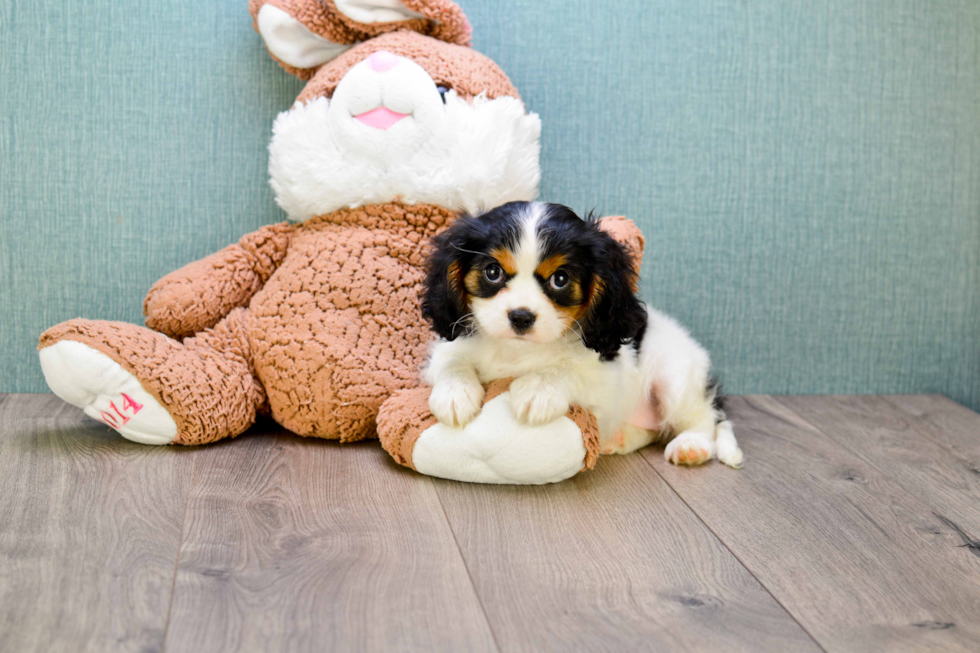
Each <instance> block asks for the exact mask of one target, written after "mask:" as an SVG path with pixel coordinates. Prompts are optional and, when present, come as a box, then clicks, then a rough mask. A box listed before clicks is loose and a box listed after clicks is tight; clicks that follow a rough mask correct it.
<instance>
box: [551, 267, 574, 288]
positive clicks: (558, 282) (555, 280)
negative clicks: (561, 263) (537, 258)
mask: <svg viewBox="0 0 980 653" xmlns="http://www.w3.org/2000/svg"><path fill="white" fill-rule="evenodd" d="M569 281H570V279H569V277H568V273H567V272H565V271H564V270H558V271H557V272H555V273H554V274H553V275H551V278H550V279H548V285H549V286H551V287H552V289H554V290H562V289H563V288H565V286H567V285H568V282H569Z"/></svg>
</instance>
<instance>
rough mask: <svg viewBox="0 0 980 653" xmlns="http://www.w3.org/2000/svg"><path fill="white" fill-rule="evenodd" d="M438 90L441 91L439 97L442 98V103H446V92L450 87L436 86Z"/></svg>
mask: <svg viewBox="0 0 980 653" xmlns="http://www.w3.org/2000/svg"><path fill="white" fill-rule="evenodd" d="M436 90H437V91H439V99H440V100H442V103H443V104H445V103H446V93H448V92H449V89H448V88H446V87H445V86H436Z"/></svg>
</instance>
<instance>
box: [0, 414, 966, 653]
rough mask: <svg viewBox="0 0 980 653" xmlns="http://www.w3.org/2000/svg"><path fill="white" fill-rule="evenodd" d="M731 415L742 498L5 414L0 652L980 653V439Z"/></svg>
mask: <svg viewBox="0 0 980 653" xmlns="http://www.w3.org/2000/svg"><path fill="white" fill-rule="evenodd" d="M729 405H730V411H729V412H730V415H731V417H732V419H733V421H734V422H735V426H736V433H737V435H738V437H739V441H740V443H741V444H742V447H743V449H744V451H745V454H746V464H745V467H744V468H743V469H742V470H738V471H736V470H731V469H728V468H726V467H724V466H722V465H720V464H717V463H713V464H709V465H707V466H705V467H702V468H698V469H686V468H678V467H674V466H672V465H669V464H667V463H666V462H665V461H664V460H663V455H662V453H663V452H662V449H658V448H650V449H647V450H644V451H643V452H640V453H638V454H635V455H631V456H626V457H611V458H603V459H602V460H600V462H599V465H598V466H597V468H596V470H595V471H593V472H590V473H586V474H582V475H580V476H578V477H576V478H574V479H572V480H570V481H567V482H565V483H561V484H558V485H552V486H544V487H493V486H477V485H467V484H462V483H453V482H449V481H441V480H437V479H431V478H426V477H422V476H418V475H416V474H414V473H413V472H410V471H408V470H405V469H403V468H400V467H398V466H397V465H395V464H394V463H393V462H391V461H390V460H389V459H388V457H387V455H386V454H385V453H384V452H383V451H381V449H380V447H379V446H378V445H377V443H361V444H356V445H346V446H342V445H338V444H336V443H332V442H323V441H316V440H305V439H302V438H297V437H294V436H291V435H288V434H286V433H284V432H282V431H281V430H280V429H278V427H276V426H275V425H274V424H271V423H266V424H263V425H260V426H258V427H256V428H255V429H253V430H252V431H251V432H249V433H247V434H245V435H244V436H242V437H241V438H238V439H236V440H233V441H229V442H224V443H219V444H216V445H212V446H207V447H200V448H190V449H181V448H172V447H164V448H154V447H145V446H141V445H136V444H132V443H128V442H126V441H124V440H122V439H121V438H119V437H118V436H116V435H114V434H113V433H111V432H110V431H108V430H107V429H106V428H105V427H104V426H102V425H100V424H99V423H97V422H95V421H93V420H90V419H88V418H87V417H85V416H84V415H82V414H81V412H80V411H77V410H75V409H74V408H71V407H69V406H67V405H66V404H64V403H62V402H61V401H59V400H58V399H56V398H54V397H53V396H50V395H0V651H4V652H5V651H100V652H102V651H141V652H147V651H168V652H170V651H173V652H176V651H240V650H246V651H247V650H255V651H329V650H365V651H399V650H403V651H567V650H579V651H585V650H588V651H592V650H595V651H644V650H651V651H820V650H824V651H977V650H980V415H977V414H976V413H973V412H971V411H969V410H967V409H966V408H963V407H962V406H959V405H957V404H955V403H953V402H951V401H949V400H947V399H944V398H941V397H934V396H914V397H905V396H899V397H770V396H754V397H736V398H731V400H730V403H729Z"/></svg>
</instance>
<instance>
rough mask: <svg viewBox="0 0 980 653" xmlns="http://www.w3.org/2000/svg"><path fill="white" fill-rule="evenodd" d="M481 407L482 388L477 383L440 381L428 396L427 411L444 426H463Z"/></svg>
mask: <svg viewBox="0 0 980 653" xmlns="http://www.w3.org/2000/svg"><path fill="white" fill-rule="evenodd" d="M482 406H483V386H482V385H480V384H479V383H478V382H477V381H475V380H473V381H469V380H465V379H463V380H461V379H453V380H451V381H440V382H439V383H436V385H435V387H433V388H432V393H431V394H429V410H430V411H431V412H432V414H433V416H435V418H436V419H437V420H439V421H440V422H442V423H443V424H445V425H446V426H452V427H454V428H455V427H460V426H465V425H466V424H468V423H469V422H470V420H472V419H473V418H474V417H476V416H477V414H479V412H480V408H481V407H482Z"/></svg>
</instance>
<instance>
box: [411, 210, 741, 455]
mask: <svg viewBox="0 0 980 653" xmlns="http://www.w3.org/2000/svg"><path fill="white" fill-rule="evenodd" d="M533 206H535V207H539V206H540V205H533ZM539 211H540V208H534V209H532V210H531V211H530V212H529V213H528V214H527V215H526V216H525V217H524V219H525V223H524V224H525V229H524V230H523V236H522V238H521V242H520V243H519V246H518V247H517V252H516V256H515V259H516V265H517V268H518V273H517V274H516V275H515V276H514V277H513V278H512V279H511V280H510V281H509V282H508V285H507V288H506V289H505V290H504V291H501V292H499V293H497V294H496V295H495V296H494V297H493V298H492V299H486V300H480V301H481V302H482V304H481V305H480V306H479V307H478V306H477V301H475V300H473V301H472V304H471V309H472V313H473V317H472V319H473V322H472V326H473V327H475V328H474V330H473V333H472V334H467V335H463V336H460V337H458V338H456V339H455V340H453V341H445V340H442V341H438V342H436V343H435V344H434V345H433V347H432V350H431V355H430V358H429V362H428V365H427V366H426V369H425V372H424V375H425V380H426V381H427V382H428V383H429V384H431V385H432V386H433V389H432V393H431V395H430V399H429V408H430V410H431V411H432V414H433V415H434V416H435V417H436V419H438V420H439V421H440V422H441V423H443V424H445V425H446V426H447V427H454V428H459V427H464V426H466V424H467V423H468V422H469V421H470V420H472V419H474V418H475V417H477V416H478V415H479V414H480V404H481V402H482V399H483V390H482V385H481V384H483V383H487V382H489V381H493V380H495V379H501V378H507V377H515V380H514V382H513V383H512V384H511V387H510V392H509V394H510V404H511V411H512V414H513V416H514V418H515V419H516V420H518V421H519V422H523V423H528V424H531V425H542V424H548V423H550V422H551V421H552V420H555V419H558V418H560V417H561V416H562V415H564V414H565V413H566V411H567V410H568V406H569V404H571V403H575V404H579V405H581V406H583V407H585V408H588V409H589V410H591V411H592V412H593V414H594V415H595V416H596V419H597V420H598V425H599V436H600V444H601V447H602V450H603V452H606V453H629V452H631V451H634V450H636V449H638V448H640V447H643V446H646V445H647V444H650V443H651V442H653V441H654V440H655V439H658V438H659V439H665V438H668V437H671V436H674V435H676V437H675V438H674V439H673V441H671V442H670V443H669V444H668V446H667V449H666V452H665V455H666V456H667V459H668V460H670V461H671V462H673V463H676V464H700V463H703V462H705V461H706V460H708V459H710V458H713V457H715V456H717V457H718V458H719V459H720V460H721V461H722V462H724V463H726V464H728V465H731V466H734V467H737V466H740V465H741V463H742V453H741V451H740V450H739V449H738V445H737V443H736V441H735V436H734V433H733V432H732V428H731V423H730V422H728V421H721V420H723V417H724V416H723V415H722V414H720V413H719V412H717V411H716V410H715V409H714V407H713V402H712V399H713V397H711V396H709V394H708V392H707V388H708V374H709V370H710V366H711V362H710V360H709V358H708V353H707V352H706V351H705V350H704V349H703V348H702V347H701V346H700V345H699V344H698V343H697V342H695V340H694V339H693V338H692V337H691V336H690V334H688V333H687V331H685V330H684V328H683V327H681V326H680V325H679V324H678V323H677V322H675V321H674V320H673V319H671V318H670V317H668V316H666V315H664V314H662V313H660V312H658V311H656V310H653V309H648V310H647V312H648V323H647V329H646V333H645V334H644V336H643V341H642V345H641V347H640V351H639V353H637V352H636V350H635V348H634V347H633V346H632V345H623V346H622V347H621V348H620V350H619V355H618V356H617V357H616V359H615V360H613V361H601V360H600V358H599V354H598V353H597V352H595V351H593V350H591V349H589V348H587V347H586V346H585V345H584V344H583V342H582V339H581V337H580V336H579V334H578V332H577V331H576V330H575V329H574V328H572V326H574V325H568V324H567V323H566V322H564V321H563V320H562V319H561V317H560V316H559V314H558V312H557V311H556V310H555V309H554V306H553V304H552V303H551V301H550V300H549V299H548V298H547V296H546V295H545V294H544V293H543V292H542V290H541V287H540V286H539V285H538V282H537V281H535V280H534V278H533V276H530V275H531V271H533V270H534V269H535V268H536V267H537V265H538V263H539V260H538V256H539V255H538V252H539V246H538V243H537V237H536V233H535V230H534V225H535V223H536V221H537V220H538V219H539V217H540V213H539ZM522 275H524V276H527V277H528V278H527V279H525V278H523V276H522ZM516 307H529V308H531V310H532V311H533V312H535V313H536V314H537V315H538V318H537V320H536V321H535V324H534V327H533V328H532V330H531V331H530V332H528V333H526V334H524V335H523V336H521V337H518V336H517V334H516V333H515V332H514V331H513V330H512V329H511V328H510V327H509V326H508V319H507V312H508V311H509V310H511V309H513V308H516ZM539 326H540V327H542V331H540V332H539V331H538V329H539ZM647 401H653V403H654V405H655V406H656V408H657V414H658V415H659V418H660V419H659V424H658V425H657V430H656V432H651V431H645V430H644V429H639V428H637V427H634V426H632V425H630V424H629V420H630V418H631V417H632V416H633V414H634V412H635V411H636V410H637V409H638V408H640V407H641V406H642V405H643V404H644V403H645V402H647ZM716 440H717V441H716Z"/></svg>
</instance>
